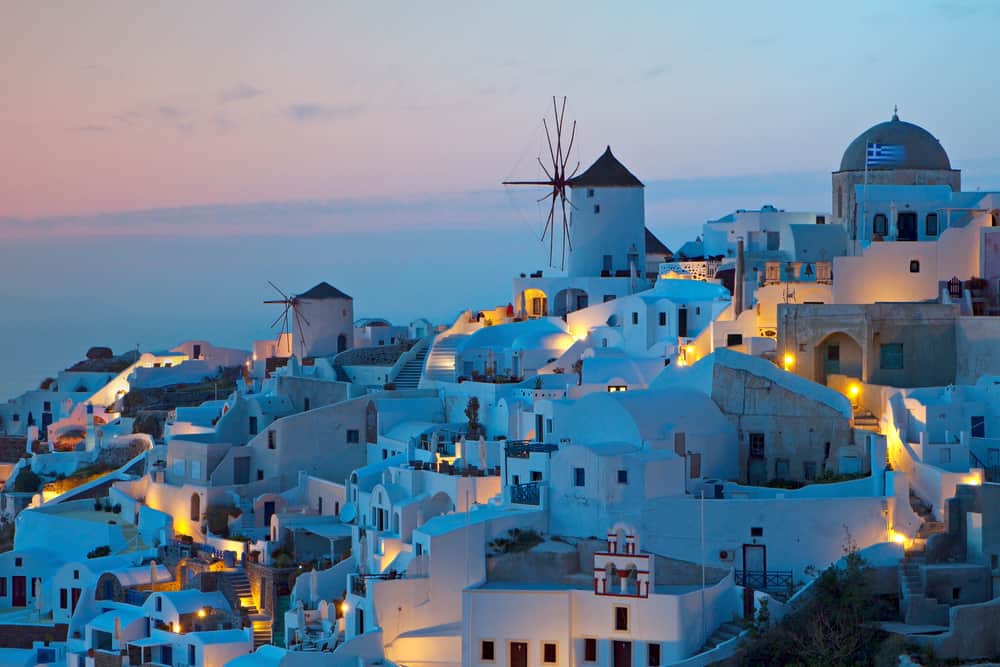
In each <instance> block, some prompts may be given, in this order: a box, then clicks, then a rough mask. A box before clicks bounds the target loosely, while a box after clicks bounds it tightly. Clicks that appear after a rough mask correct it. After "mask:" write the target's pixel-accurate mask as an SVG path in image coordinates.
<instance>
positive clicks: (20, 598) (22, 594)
mask: <svg viewBox="0 0 1000 667" xmlns="http://www.w3.org/2000/svg"><path fill="white" fill-rule="evenodd" d="M10 587H11V603H10V604H11V606H12V607H27V606H28V582H27V580H26V579H25V578H24V577H11V578H10Z"/></svg>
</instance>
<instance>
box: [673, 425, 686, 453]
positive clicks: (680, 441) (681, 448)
mask: <svg viewBox="0 0 1000 667" xmlns="http://www.w3.org/2000/svg"><path fill="white" fill-rule="evenodd" d="M686 451H687V435H686V434H685V433H684V432H683V431H681V432H678V433H674V453H675V454H677V456H684V454H685V452H686Z"/></svg>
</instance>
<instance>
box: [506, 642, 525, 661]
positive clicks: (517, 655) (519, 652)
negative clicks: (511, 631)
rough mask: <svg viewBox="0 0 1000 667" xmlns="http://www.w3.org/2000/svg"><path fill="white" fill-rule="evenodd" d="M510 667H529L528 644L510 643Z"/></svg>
mask: <svg viewBox="0 0 1000 667" xmlns="http://www.w3.org/2000/svg"><path fill="white" fill-rule="evenodd" d="M509 664H510V667H528V643H527V642H511V643H510V661H509Z"/></svg>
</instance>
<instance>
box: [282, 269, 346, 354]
mask: <svg viewBox="0 0 1000 667" xmlns="http://www.w3.org/2000/svg"><path fill="white" fill-rule="evenodd" d="M292 302H293V305H292V307H293V309H294V311H295V313H294V315H295V322H294V326H295V327H296V329H297V331H296V332H295V334H294V336H293V340H294V342H295V355H296V356H297V357H298V358H299V359H305V358H307V357H329V356H333V355H335V354H339V353H340V352H343V351H344V350H346V349H348V348H350V347H351V346H352V343H353V341H354V299H352V298H351V297H350V296H348V295H347V294H344V293H343V292H341V291H340V290H339V289H337V288H336V287H334V286H333V285H330V284H329V283H326V282H322V283H320V284H318V285H316V286H315V287H313V288H312V289H310V290H309V291H307V292H303V293H302V294H299V295H297V296H295V297H294V298H293V299H292Z"/></svg>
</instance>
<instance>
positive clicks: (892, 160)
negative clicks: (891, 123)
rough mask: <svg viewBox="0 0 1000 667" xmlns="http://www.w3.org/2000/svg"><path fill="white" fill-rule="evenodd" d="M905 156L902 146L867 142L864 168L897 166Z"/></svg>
mask: <svg viewBox="0 0 1000 667" xmlns="http://www.w3.org/2000/svg"><path fill="white" fill-rule="evenodd" d="M905 156H906V150H905V148H904V147H903V146H900V145H891V144H880V143H875V142H868V151H867V153H866V156H865V167H866V168H867V167H881V166H885V165H893V164H899V163H900V162H902V161H903V158H904V157H905Z"/></svg>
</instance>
